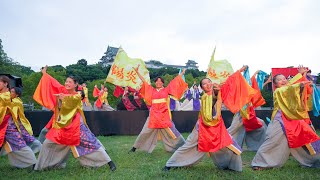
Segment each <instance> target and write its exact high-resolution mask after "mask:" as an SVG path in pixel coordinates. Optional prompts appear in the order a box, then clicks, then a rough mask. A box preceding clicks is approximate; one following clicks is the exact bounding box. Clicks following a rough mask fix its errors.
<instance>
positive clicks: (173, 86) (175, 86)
mask: <svg viewBox="0 0 320 180" xmlns="http://www.w3.org/2000/svg"><path fill="white" fill-rule="evenodd" d="M167 88H168V90H169V91H168V92H169V94H171V95H172V96H173V97H175V98H176V99H178V100H179V99H181V97H182V96H183V94H184V92H185V91H186V90H187V89H188V84H187V83H186V82H184V81H183V79H182V77H181V76H180V75H178V76H177V77H175V78H174V79H173V80H172V81H170V83H169V84H168V86H167Z"/></svg>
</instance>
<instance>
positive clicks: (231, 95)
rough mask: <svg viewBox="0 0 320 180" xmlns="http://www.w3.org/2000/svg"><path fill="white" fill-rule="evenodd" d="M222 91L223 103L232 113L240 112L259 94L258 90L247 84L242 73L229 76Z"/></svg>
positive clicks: (238, 72)
mask: <svg viewBox="0 0 320 180" xmlns="http://www.w3.org/2000/svg"><path fill="white" fill-rule="evenodd" d="M220 91H221V98H222V102H223V103H224V105H225V106H226V107H227V108H228V109H229V110H230V111H231V112H232V113H236V112H238V111H239V110H240V109H241V108H242V107H243V106H244V105H246V104H247V103H249V102H250V101H251V99H252V97H253V96H254V95H255V94H257V90H255V89H253V88H252V87H251V86H250V85H249V84H248V83H247V81H246V80H245V79H244V77H243V76H242V75H241V73H240V71H237V72H235V73H233V74H232V75H231V76H229V77H228V79H227V80H226V82H225V83H224V84H223V85H222V87H221V90H220Z"/></svg>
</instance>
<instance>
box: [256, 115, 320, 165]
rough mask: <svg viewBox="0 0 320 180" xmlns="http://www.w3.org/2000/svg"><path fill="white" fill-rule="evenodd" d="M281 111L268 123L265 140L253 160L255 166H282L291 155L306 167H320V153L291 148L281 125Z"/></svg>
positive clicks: (301, 148)
mask: <svg viewBox="0 0 320 180" xmlns="http://www.w3.org/2000/svg"><path fill="white" fill-rule="evenodd" d="M280 123H282V119H281V113H280V112H278V113H277V114H276V116H275V118H274V120H273V121H271V122H270V123H269V125H268V128H267V132H266V139H265V142H264V143H263V144H262V145H261V147H260V148H259V150H258V152H257V154H256V155H255V157H254V159H253V160H252V163H251V165H252V166H253V167H255V166H257V167H264V168H273V167H282V166H283V165H284V164H285V162H286V161H287V160H288V159H289V155H290V153H291V155H292V156H293V157H294V158H295V159H296V160H297V161H298V162H299V163H300V164H301V165H302V166H306V167H320V154H316V155H313V156H312V155H310V154H309V153H308V152H307V151H306V150H305V149H304V148H303V147H299V148H289V145H288V140H287V138H286V135H285V133H284V130H283V128H282V126H281V124H280Z"/></svg>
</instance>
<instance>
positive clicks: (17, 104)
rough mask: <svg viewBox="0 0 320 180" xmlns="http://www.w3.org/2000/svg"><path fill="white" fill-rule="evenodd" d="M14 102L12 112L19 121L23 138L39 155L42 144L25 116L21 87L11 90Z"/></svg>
mask: <svg viewBox="0 0 320 180" xmlns="http://www.w3.org/2000/svg"><path fill="white" fill-rule="evenodd" d="M10 92H11V100H12V111H13V113H14V114H15V117H17V119H18V121H19V128H20V131H21V135H22V138H23V139H24V140H25V142H26V143H27V146H29V147H30V148H31V149H32V151H33V152H34V153H38V152H39V151H40V149H41V146H42V144H41V142H40V141H38V140H37V139H36V138H35V137H34V136H33V131H32V127H31V124H30V122H29V120H28V119H27V118H26V116H25V115H24V108H23V102H22V100H21V99H20V97H21V94H22V91H21V88H19V87H13V88H11V90H10Z"/></svg>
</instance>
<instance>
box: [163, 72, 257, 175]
mask: <svg viewBox="0 0 320 180" xmlns="http://www.w3.org/2000/svg"><path fill="white" fill-rule="evenodd" d="M240 71H241V72H242V71H244V68H241V69H240V70H239V71H237V72H235V73H234V74H233V75H231V76H229V78H228V79H227V81H226V82H225V84H223V85H222V86H221V87H220V86H219V85H218V84H212V82H211V80H210V79H208V78H204V79H202V80H201V81H200V86H201V88H202V90H203V91H204V92H205V93H204V94H203V95H202V97H201V109H200V113H199V120H198V122H197V123H196V125H195V127H194V129H193V131H192V133H191V134H190V135H189V136H188V138H187V140H186V143H185V144H184V145H183V146H181V147H180V148H179V149H178V150H177V151H175V152H174V154H173V155H172V156H171V158H170V159H169V160H168V161H167V163H166V166H165V167H164V169H163V170H165V171H169V170H170V169H171V168H172V167H185V166H191V165H194V164H196V163H197V162H199V161H200V160H201V159H202V157H203V156H204V155H205V154H206V153H209V154H210V157H211V158H212V160H213V163H214V164H215V165H216V166H217V167H218V168H220V169H230V170H234V171H242V160H241V156H240V154H241V148H240V147H239V145H238V144H237V143H236V142H235V141H234V140H233V139H232V137H231V136H230V135H229V134H228V131H227V129H226V127H225V125H224V122H223V119H222V116H221V104H222V102H223V103H225V105H226V106H227V107H228V108H229V109H230V111H232V112H236V111H238V110H239V109H240V108H241V107H243V106H244V105H245V104H246V103H248V102H249V101H250V99H251V98H252V96H253V95H254V94H255V93H256V91H255V90H254V89H252V88H251V87H250V86H249V85H248V83H247V82H246V81H245V79H244V78H243V77H242V75H241V73H240Z"/></svg>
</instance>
